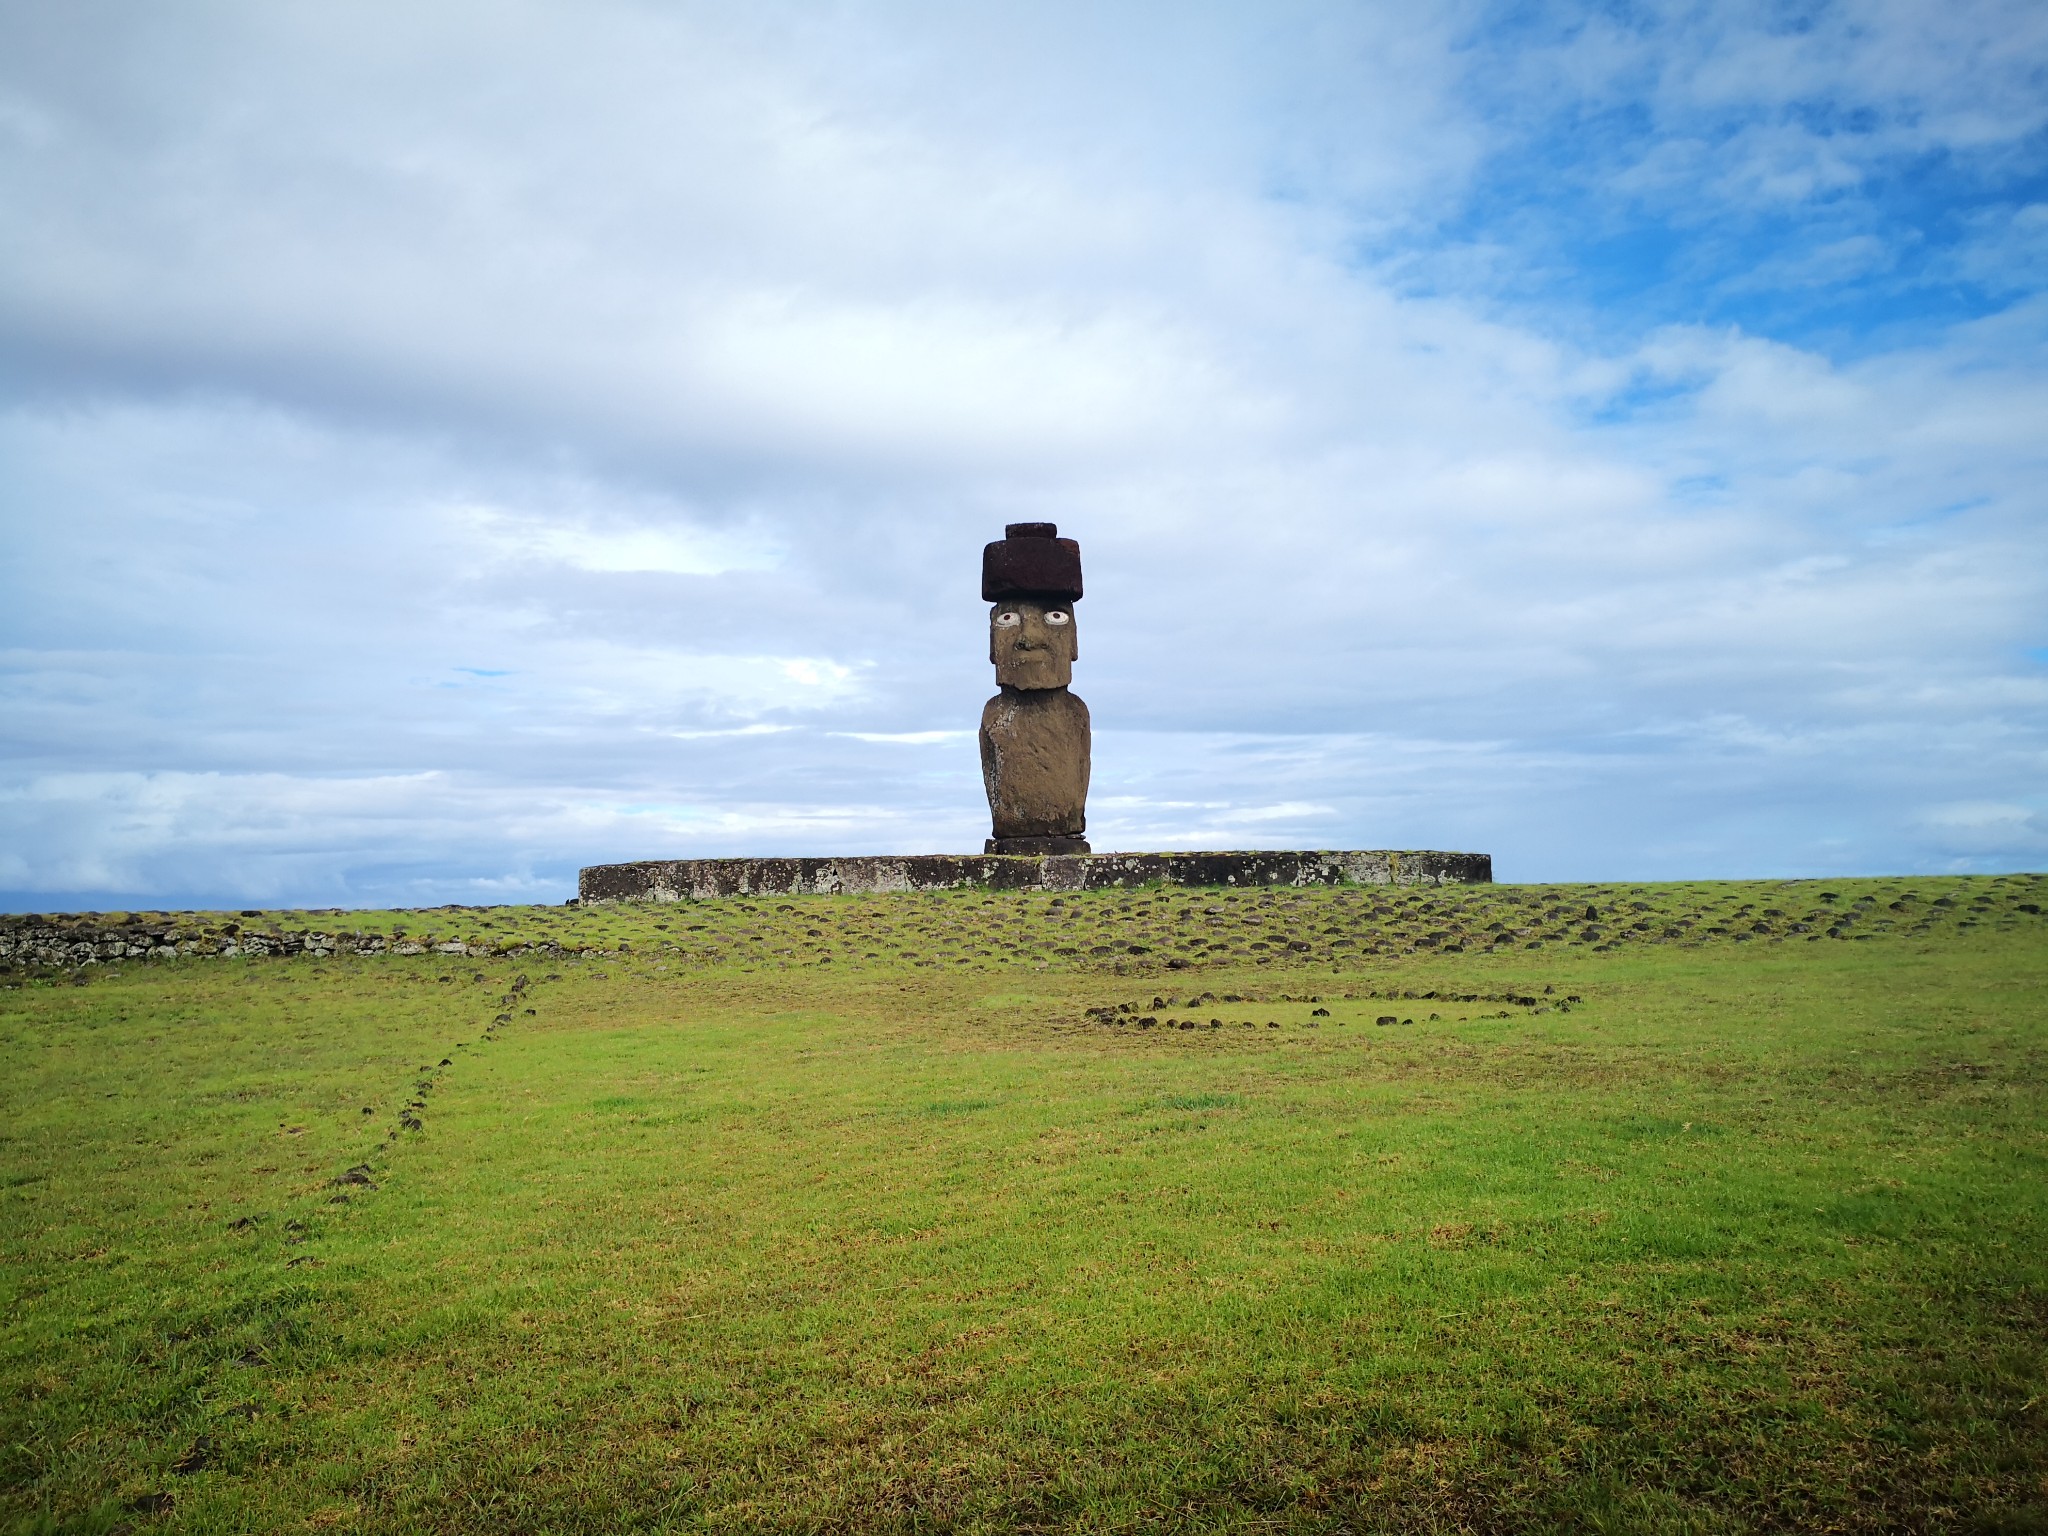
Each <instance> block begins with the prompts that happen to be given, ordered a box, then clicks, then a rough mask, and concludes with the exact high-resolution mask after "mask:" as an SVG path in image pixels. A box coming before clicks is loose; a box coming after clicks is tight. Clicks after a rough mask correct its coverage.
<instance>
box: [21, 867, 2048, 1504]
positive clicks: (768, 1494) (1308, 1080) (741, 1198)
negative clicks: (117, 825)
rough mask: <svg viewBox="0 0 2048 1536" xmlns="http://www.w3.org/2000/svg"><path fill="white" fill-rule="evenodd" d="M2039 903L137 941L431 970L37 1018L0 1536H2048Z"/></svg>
mask: <svg viewBox="0 0 2048 1536" xmlns="http://www.w3.org/2000/svg"><path fill="white" fill-rule="evenodd" d="M2044 896H2048V880H2044V879H2042V878H2040V877H2035V876H2012V877H2003V878H1998V879H1989V878H1971V879H1926V878H1923V879H1914V880H1903V879H1901V880H1846V881H1836V882H1824V883H1815V882H1800V883H1782V882H1755V883H1712V884H1697V885H1684V886H1670V885H1662V886H1629V885H1605V886H1591V887H1589V886H1574V887H1513V886H1500V887H1479V888H1468V889H1459V890H1442V891H1419V892H1418V891H1386V890H1377V891H1375V890H1354V889H1342V890H1328V891H1314V892H1242V893H1228V894H1224V893H1217V892H1204V891H1156V892H1155V891H1144V892H1133V893H1122V892H1116V893H1097V894H1089V895H1084V896H1075V897H1067V898H1049V897H1045V896H1040V895H1005V896H999V897H992V898H991V897H983V896H980V895H975V894H960V893H954V894H946V895H926V896H870V897H833V898H825V897H815V898H789V899H780V900H777V899H768V900H761V901H727V902H715V903H699V904H692V905H683V906H674V907H663V908H631V909H627V908H609V909H594V910H578V909H561V908H550V909H495V910H482V911H479V910H466V911H465V910H456V909H444V910H439V911H434V912H414V913H378V914H347V915H345V916H338V915H336V914H318V913H277V914H267V915H265V916H263V917H261V918H256V919H253V920H252V919H251V918H250V917H248V916H241V917H234V916H230V915H228V914H187V915H182V916H177V917H173V916H170V915H168V914H163V915H156V916H151V915H148V914H138V915H135V917H134V926H135V927H136V928H137V929H138V931H140V930H143V929H153V930H155V931H157V932H159V933H169V932H173V931H181V932H185V933H189V934H198V933H202V932H204V933H212V934H220V933H225V932H226V931H227V930H228V927H229V926H230V925H231V924H232V925H233V926H234V927H235V928H236V929H237V930H238V931H239V932H241V933H243V934H245V935H246V934H253V933H255V932H258V931H260V930H266V929H268V928H272V927H275V928H277V929H279V930H281V931H301V932H304V931H312V930H314V929H319V930H321V931H328V930H335V931H343V932H346V931H355V930H361V931H365V932H370V931H375V932H379V933H382V934H385V935H386V936H387V937H389V938H391V939H392V940H393V941H394V942H397V941H400V940H402V941H403V943H404V947H406V948H409V949H418V950H420V952H419V953H417V954H399V953H385V954H379V955H371V956H366V955H353V954H348V953H340V952H337V953H334V954H330V955H325V956H300V957H296V958H290V959H279V958H268V959H264V958H248V957H247V956H238V957H235V958H225V959H222V958H208V959H176V960H166V961H150V960H142V959H136V960H130V961H127V962H125V963H122V964H118V965H106V964H102V965H95V966H91V967H86V968H82V969H77V970H75V971H74V970H73V969H70V968H66V969H64V970H62V971H47V972H36V971H29V972H24V971H21V970H16V971H15V972H14V973H12V974H11V975H7V976H5V977H0V983H4V984H5V985H6V987H7V990H4V991H0V1111H4V1116H0V1258H4V1265H0V1287H4V1304H5V1309H6V1310H5V1317H6V1325H5V1337H4V1350H0V1416H4V1425H0V1429H4V1441H5V1446H4V1453H0V1454H4V1460H0V1526H4V1527H5V1528H10V1529H14V1530H19V1531H80V1532H84V1531H112V1530H119V1529H138V1530H152V1531H154V1530H185V1531H298V1530H306V1531H312V1530H326V1531H348V1530H364V1531H479V1532H481V1531H492V1532H503V1531H565V1532H567V1531H576V1532H608V1531H628V1530H632V1531H639V1530H650V1531H652V1530H675V1531H696V1530H707V1531H755V1530H775V1531H938V1530H991V1531H994V1530H1014V1529H1028V1530H1055V1529H1056V1530H1091V1531H1096V1530H1099V1531H1126V1530H1129V1531H1138V1530H1143V1531H1159V1530H1212V1529H1213V1530H1257V1531H1338V1530H1349V1531H1375V1530H1385V1531H1522V1530H1530V1531H1540V1530H1575V1531H1577V1530H1583V1531H1610V1532H1679V1531H1686V1532H1736V1531H1753V1530H1797V1531H1837V1530H1839V1531H1873V1532H1874V1531H1928V1532H1935V1531H1970V1532H1976V1533H1980V1536H1989V1533H1999V1532H2003V1533H2019V1532H2048V1513H2044V1512H2048V1097H2044V1092H2043V1089H2044V1082H2048V1049H2044V1048H2048V919H2044V918H2043V916H2042V914H2041V911H2040V908H2041V905H2042V903H2043V900H2044ZM399 929H403V930H404V933H403V934H402V935H401V934H399V933H398V931H397V930H399ZM443 945H448V946H451V947H450V948H448V949H443V948H442V947H441V946H443ZM458 945H459V946H460V951H459V952H457V950H456V949H455V948H453V946H458ZM521 978H524V980H523V982H522V980H521ZM1389 1019H1390V1020H1392V1022H1380V1021H1381V1020H1389Z"/></svg>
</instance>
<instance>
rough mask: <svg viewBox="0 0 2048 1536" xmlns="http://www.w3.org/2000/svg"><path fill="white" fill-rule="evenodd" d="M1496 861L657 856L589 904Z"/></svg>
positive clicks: (1367, 856) (1486, 869) (1213, 878)
mask: <svg viewBox="0 0 2048 1536" xmlns="http://www.w3.org/2000/svg"><path fill="white" fill-rule="evenodd" d="M1492 880H1493V856H1492V855H1491V854H1486V853H1434V852H1425V851H1417V850H1401V851H1396V850H1388V849H1383V850H1378V851H1358V852H1331V851H1327V850H1324V851H1317V852H1250V853H1084V854H1047V855H1043V856H1039V857H1031V856H1017V855H1009V854H950V853H922V854H881V855H877V856H874V857H855V858H842V859H654V860H649V861H648V862H646V863H641V864H593V865H591V866H590V867H589V868H587V869H584V870H582V871H580V872H579V873H578V875H577V878H576V889H577V894H578V896H579V898H580V899H581V900H583V901H586V902H599V901H701V900H705V899H708V898H711V897H716V896H831V895H852V894H855V893H858V892H869V891H950V890H958V889H962V888H967V887H981V888H984V889H987V890H994V891H1097V890H1105V889H1115V888H1117V887H1125V888H1128V887H1131V886H1139V885H1209V886H1225V887H1234V888H1236V889H1239V890H1244V889H1248V888H1252V887H1257V886H1279V885H1347V884H1348V885H1487V884H1491V883H1492Z"/></svg>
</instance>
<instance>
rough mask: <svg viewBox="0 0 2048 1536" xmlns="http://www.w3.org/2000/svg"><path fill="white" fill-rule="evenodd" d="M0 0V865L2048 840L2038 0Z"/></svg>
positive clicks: (537, 862) (136, 896)
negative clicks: (1005, 801) (1031, 707)
mask: <svg viewBox="0 0 2048 1536" xmlns="http://www.w3.org/2000/svg"><path fill="white" fill-rule="evenodd" d="M1407 9H1412V8H1406V9H1404V8H1396V7H1392V6H1386V7H1379V8H1370V9H1365V8H1340V7H1335V6H1299V7H1293V8H1279V9H1276V8H1274V7H1271V6H1262V7H1257V8H1253V7H1228V6H1217V7H1209V8H1204V9H1201V10H1198V11H1192V12H1180V11H1176V12H1175V13H1174V14H1173V17H1172V22H1171V25H1169V24H1168V20H1167V18H1166V17H1165V16H1164V15H1162V14H1161V13H1157V12H1155V11H1153V10H1150V9H1147V8H1140V7H1108V8H1105V7H1079V6H1075V7H1071V8H1062V7H1056V6H1055V7H1031V8H1028V9H1026V8H1021V7H1019V8H1014V9H986V8H985V9H983V10H982V11H981V12H980V13H979V14H977V15H974V16H971V17H969V16H965V15H962V14H961V13H960V12H959V11H958V9H957V8H941V7H920V6H913V5H874V4H869V5H860V6H852V7H843V8H838V9H834V10H832V11H830V12H829V13H827V12H823V11H820V10H818V9H817V8H809V7H794V6H792V7H778V6H764V7H754V8H747V9H745V11H744V12H735V11H734V10H733V9H732V8H729V7H711V6H687V5H685V6H663V7H653V6H642V5H632V4H619V3H598V4H584V5H578V6H574V7H569V6H556V5H539V4H527V5H515V6H511V7H506V6H502V5H493V6H491V7H488V8H483V7H478V8H468V7H464V6H460V5H443V6H436V7H432V8H427V10H426V12H425V13H421V11H420V10H419V9H418V8H414V9H411V10H408V9H403V8H399V7H396V6H392V7H388V8H386V7H378V6H369V7H354V8H349V9H348V10H347V11H346V12H344V11H341V10H338V9H336V8H332V7H323V6H314V5H289V4H287V5H265V6H260V7H259V6H253V5H252V6H246V7H242V6H232V5H230V6H223V7H215V8H211V9H209V10H208V11H207V12H205V13H204V16H203V17H200V18H197V19H195V17H193V16H191V15H186V16H181V17H178V18H176V19H175V20H172V19H169V18H164V17H154V18H153V17H150V16H144V15H138V14H137V13H134V12H133V11H131V10H129V9H126V8H115V7H105V8H95V7H92V6H90V5H85V6H79V7H67V8H65V9H63V10H62V11H61V12H53V11H50V10H49V9H48V8H37V7H29V6H26V5H22V6H12V7H0V18H4V20H0V25H4V27H5V31H6V35H7V37H8V38H9V39H10V46H9V47H8V48H7V49H5V50H0V191H4V194H5V197H6V200H7V205H8V206H9V207H10V208H11V209H12V210H14V216H13V217H12V218H11V219H10V221H9V224H8V228H7V230H6V231H5V232H4V233H0V340H4V346H0V353H4V357H5V359H6V360H5V361H4V362H0V507H4V515H5V516H6V519H7V523H8V541H9V545H10V550H11V553H12V555H13V557H14V558H12V559H11V560H10V561H9V563H8V567H7V575H6V576H5V578H4V581H5V584H6V585H5V591H6V596H7V603H6V611H7V619H6V628H5V631H4V634H0V645H4V647H5V657H4V673H0V687H4V688H5V690H6V691H5V695H4V697H5V699H6V709H5V718H4V724H0V753H4V763H0V899H4V900H5V901H6V902H7V903H8V904H9V905H12V906H14V907H17V908H21V907H44V908H47V907H62V906H86V905H103V906H110V905H163V904H168V903H171V902H174V901H180V900H219V901H229V902H234V903H238V904H239V903H241V902H247V901H268V902H282V901H294V902H304V903H318V904H323V905H324V904H336V903H342V904H346V903H356V902H370V901H380V902H381V901H402V902H428V901H442V900H466V901H482V900H513V899H518V900H526V899H547V898H559V897H560V896H561V895H564V894H567V893H568V891H569V890H570V889H571V888H572V887H571V882H572V880H573V872H574V869H575V867H576V866H577V865H578V864H581V863H589V862H600V861H605V860H611V859H620V858H632V857H656V856H679V855H691V854H702V855H710V854H725V853H768V852H780V853H791V852H860V851H868V852H872V851H883V850H912V851H915V850H941V849H952V850H957V849H961V848H971V847H974V846H977V845H978V842H979V839H980V837H981V836H982V835H984V828H985V815H986V813H985V809H984V808H983V806H982V804H981V797H980V786H979V775H978V770H977V767H976V763H975V756H974V747H973V740H972V735H971V727H972V724H973V721H974V719H975V718H976V715H977V713H978V709H979V704H980V700H981V698H982V697H983V696H984V695H985V694H986V692H987V691H988V688H989V686H990V685H989V681H988V677H987V672H988V668H987V664H986V660H985V656H984V645H985V641H984V638H983V626H984V622H985V620H984V610H983V609H982V608H981V607H980V605H979V604H978V603H976V601H975V597H976V593H975V589H974V582H975V572H976V563H977V559H978V550H979V546H980V544H981V543H982V542H983V541H984V540H985V539H987V538H990V537H993V536H996V535H997V534H998V533H999V532H1000V527H1001V524H1002V523H1003V522H1005V521H1009V520H1017V519H1024V518H1035V519H1049V520H1053V521H1057V522H1059V523H1061V524H1062V525H1063V527H1064V529H1065V531H1068V532H1071V533H1074V534H1076V535H1077V536H1079V537H1080V538H1081V539H1082V541H1083V545H1084V549H1085V551H1086V559H1087V565H1088V580H1089V592H1090V595H1089V597H1088V599H1087V600H1086V601H1084V603H1083V604H1082V610H1081V614H1080V619H1081V624H1082V647H1083V649H1082V663H1081V667H1080V673H1079V676H1078V677H1077V683H1076V687H1077V691H1079V692H1081V693H1083V694H1084V695H1085V696H1086V697H1087V698H1088V700H1089V702H1090V704H1091V707H1092V708H1093V710H1094V714H1095V718H1096V722H1097V729H1098V743H1097V770H1096V783H1095V790H1094V795H1093V797H1092V800H1091V832H1092V835H1093V837H1094V840H1095V843H1096V846H1098V847H1197V846H1210V847H1213V846H1284V845H1308V846H1320V847H1331V846H1352V847H1358V846H1371V847H1379V846H1411V847H1414V846H1425V847H1454V848H1481V849H1486V850H1488V851H1491V852H1493V853H1494V854H1495V855H1496V858H1497V861H1498V870H1499V873H1500V875H1501V877H1502V878H1511V879H1540V878H1567V877H1581V876H1598V877H1631V878H1645V879H1648V878H1659V877H1675V876H1684V875H1719V874H1726V875H1736V874H1766V873H1787V874H1791V873H1823V872H1831V871H1838V870H1849V869H1878V868H1889V869H1897V868H1904V869H1930V870H1933V869H1951V868H1971V869H1986V868H1989V869H1996V868H2015V867H2038V866H2039V865H2040V863H2041V860H2042V858H2043V857H2044V855H2048V806H2044V801H2043V794H2042V791H2041V788H2040V786H2041V785H2042V784H2043V783H2044V782H2048V777H2044V773H2043V768H2044V766H2048V762H2044V759H2048V732H2044V728H2043V721H2044V718H2048V717H2044V710H2043V706H2044V704H2048V666H2044V661H2048V651H2044V647H2048V636H2044V634H2043V626H2042V623H2041V617H2040V616H2041V615H2042V614H2043V613H2044V612H2048V601H2044V599H2048V590H2044V588H2048V562H2044V558H2043V553H2044V552H2043V548H2042V526H2043V521H2042V514H2043V511H2044V507H2043V499H2044V498H2043V491H2042V485H2043V475H2042V470H2043V463H2042V460H2043V456H2044V454H2043V448H2042V444H2043V442H2044V441H2048V433H2044V432H2043V431H2042V424H2043V423H2044V422H2048V369H2044V367H2043V360H2044V353H2043V347H2042V341H2043V332H2044V328H2048V303H2044V300H2043V298H2042V294H2041V281H2040V278H2039V274H2040V272H2042V271H2043V270H2048V266H2044V264H2043V262H2042V261H2041V259H2040V258H2041V256H2042V255H2043V254H2048V204H2043V203H2042V202H2041V201H2039V198H2038V193H2037V192H2030V191H2029V189H2030V188H2032V189H2038V187H2039V186H2040V185H2041V182H2042V169H2043V163H2044V154H2043V145H2044V131H2048V130H2044V124H2048V112H2044V107H2043V92H2042V84H2041V82H2042V79H2043V70H2044V66H2048V42H2044V38H2048V28H2044V24H2043V22H2042V20H2041V18H2040V17H2039V15H2037V14H2036V12H2035V10H2034V9H2033V8H2029V7H2023V6H2011V7H1997V6H1976V7H1971V6H1963V7H1955V6H1944V7H1940V8H1936V7H1933V6H1912V5H1889V6H1886V5H1864V6H1845V7H1818V8H1815V9H1814V10H1813V11H1812V12H1811V13H1810V14H1808V15H1806V16H1804V17H1802V18H1801V19H1800V21H1799V24H1798V25H1796V26H1795V25H1788V24H1787V23H1786V22H1785V21H1784V20H1783V18H1782V17H1781V16H1779V15H1778V14H1777V13H1776V12H1766V11H1764V10H1762V9H1759V10H1758V11H1757V12H1756V13H1755V15H1754V16H1753V17H1745V16H1744V15H1743V14H1742V12H1741V10H1740V8H1731V7H1727V6H1716V7H1712V8H1703V9H1699V10H1692V9H1686V8H1679V7H1673V8H1670V9H1668V10H1663V11H1651V12H1646V13H1644V15H1643V16H1642V17H1641V18H1639V19H1638V20H1637V21H1636V22H1635V23H1634V24H1632V25H1631V26H1629V27H1627V28H1623V27H1621V26H1619V25H1617V24H1613V23H1606V22H1601V23H1592V22H1586V21H1583V20H1580V19H1576V18H1567V17H1562V16H1561V13H1560V16H1557V17H1549V18H1546V17H1545V16H1544V14H1543V13H1541V12H1540V11H1539V12H1536V13H1531V12H1528V11H1526V10H1522V9H1517V10H1516V11H1515V12H1514V13H1513V14H1512V17H1510V16H1509V15H1508V14H1507V13H1495V12H1492V11H1489V10H1487V9H1486V8H1484V7H1470V8H1463V9H1459V8H1445V9H1438V10H1432V11H1431V12H1430V13H1429V14H1428V15H1426V16H1421V17H1416V16H1411V15H1408V14H1407V13H1406V12H1407Z"/></svg>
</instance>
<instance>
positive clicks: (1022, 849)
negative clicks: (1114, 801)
mask: <svg viewBox="0 0 2048 1536" xmlns="http://www.w3.org/2000/svg"><path fill="white" fill-rule="evenodd" d="M981 596H982V600H983V601H984V602H988V603H993V604H994V605H995V606H994V607H993V608H992V609H991V610H990V612H989V630H988V659H989V660H990V661H992V662H994V663H995V667H996V681H997V682H998V683H999V684H1001V685H1002V690H1003V691H1002V692H1001V693H999V694H997V695H996V696H995V697H994V698H992V699H990V700H989V701H988V703H987V704H986V705H985V706H984V707H983V708H982V711H981V777H982V782H983V783H984V784H985V785H986V786H987V788H988V808H989V813H990V815H991V816H992V817H993V818H994V821H995V835H994V836H993V837H991V838H990V839H989V840H988V850H987V851H988V852H990V853H1086V852H1087V851H1088V844H1087V842H1086V841H1085V840H1084V839H1083V838H1082V836H1081V834H1082V833H1083V832H1085V831H1087V830H1088V706H1087V705H1086V704H1083V703H1082V702H1081V701H1080V700H1079V699H1077V698H1075V697H1074V695H1073V694H1071V693H1069V692H1067V685H1068V684H1069V683H1071V682H1072V681H1073V680H1074V662H1075V660H1076V659H1077V658H1078V657H1079V656H1080V654H1081V651H1080V647H1079V645H1077V644H1076V642H1075V635H1074V604H1075V603H1076V602H1077V601H1079V599H1080V596H1081V546H1080V545H1079V544H1077V543H1075V542H1074V541H1073V540H1072V539H1063V538H1060V537H1059V528H1058V527H1057V526H1056V525H1055V524H1052V523H1011V524H1010V525H1009V526H1007V527H1006V528H1004V529H1003V537H1002V538H1000V539H998V540H997V541H996V542H995V543H993V544H991V545H989V546H988V547H987V548H986V549H984V550H983V551H982V552H981Z"/></svg>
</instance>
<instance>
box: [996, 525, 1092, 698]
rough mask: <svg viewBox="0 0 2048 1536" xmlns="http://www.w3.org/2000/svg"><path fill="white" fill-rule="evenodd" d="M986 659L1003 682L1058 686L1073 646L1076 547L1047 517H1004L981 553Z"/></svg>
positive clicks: (1076, 652) (1075, 651)
mask: <svg viewBox="0 0 2048 1536" xmlns="http://www.w3.org/2000/svg"><path fill="white" fill-rule="evenodd" d="M981 596H982V600H983V601H984V602H988V603H992V604H994V607H992V608H991V609H990V610H989V616H988V624H989V628H988V659H989V660H990V661H992V662H994V663H995V668H996V681H997V682H998V683H1000V684H1002V685H1003V686H1004V687H1005V688H1064V687H1066V686H1067V685H1068V684H1069V683H1071V682H1073V680H1074V663H1075V661H1076V660H1078V659H1079V657H1080V654H1081V648H1080V645H1079V643H1078V641H1077V638H1076V636H1075V633H1074V628H1075V626H1074V604H1075V602H1076V601H1077V600H1078V599H1079V598H1080V596H1081V546H1080V545H1079V544H1077V543H1075V542H1074V541H1073V540H1072V539H1063V538H1060V537H1059V529H1058V528H1057V527H1056V526H1055V525H1054V524H1052V523H1011V524H1010V525H1009V526H1008V527H1006V528H1005V529H1004V530H1003V537H1002V538H1000V539H998V540H997V541H996V542H995V543H993V544H990V545H989V546H988V547H987V548H986V549H984V550H983V551H982V553H981Z"/></svg>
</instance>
